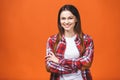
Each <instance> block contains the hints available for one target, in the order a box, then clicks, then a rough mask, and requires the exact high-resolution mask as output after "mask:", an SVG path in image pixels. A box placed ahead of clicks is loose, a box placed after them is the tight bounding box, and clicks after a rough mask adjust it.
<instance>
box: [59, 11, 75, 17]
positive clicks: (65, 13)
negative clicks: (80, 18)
mask: <svg viewBox="0 0 120 80" xmlns="http://www.w3.org/2000/svg"><path fill="white" fill-rule="evenodd" d="M69 16H74V15H73V14H72V13H71V12H70V11H68V10H64V11H62V12H61V14H60V17H69Z"/></svg>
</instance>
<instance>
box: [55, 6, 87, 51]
mask: <svg viewBox="0 0 120 80" xmlns="http://www.w3.org/2000/svg"><path fill="white" fill-rule="evenodd" d="M65 10H68V11H70V12H71V13H72V14H73V15H74V16H75V17H76V19H77V22H76V24H75V27H74V31H75V33H76V34H77V35H78V36H79V38H80V39H81V46H82V52H84V50H85V46H84V40H83V32H82V29H81V20H80V14H79V12H78V10H77V8H76V7H75V6H73V5H64V6H62V7H61V8H60V10H59V13H58V22H57V23H58V30H59V33H58V36H57V40H56V43H55V46H54V51H56V47H57V44H58V42H59V40H60V39H61V37H62V35H63V34H64V29H63V27H62V26H61V23H60V14H61V12H62V11H65Z"/></svg>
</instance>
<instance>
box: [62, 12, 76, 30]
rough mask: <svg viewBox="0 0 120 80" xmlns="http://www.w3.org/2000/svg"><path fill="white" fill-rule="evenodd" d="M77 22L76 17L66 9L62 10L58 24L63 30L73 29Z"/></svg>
mask: <svg viewBox="0 0 120 80" xmlns="http://www.w3.org/2000/svg"><path fill="white" fill-rule="evenodd" d="M76 22H77V19H76V17H75V16H74V15H73V14H72V13H71V12H70V11H68V10H65V11H62V12H61V14H60V24H61V26H62V27H63V28H64V30H65V31H74V26H75V24H76Z"/></svg>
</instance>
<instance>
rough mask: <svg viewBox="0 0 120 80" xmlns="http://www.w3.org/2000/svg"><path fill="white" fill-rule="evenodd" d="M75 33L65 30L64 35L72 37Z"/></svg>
mask: <svg viewBox="0 0 120 80" xmlns="http://www.w3.org/2000/svg"><path fill="white" fill-rule="evenodd" d="M74 35H75V32H74V31H65V36H66V37H73V36H74Z"/></svg>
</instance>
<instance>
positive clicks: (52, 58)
mask: <svg viewBox="0 0 120 80" xmlns="http://www.w3.org/2000/svg"><path fill="white" fill-rule="evenodd" d="M46 60H47V61H53V62H55V63H59V59H58V58H57V57H56V56H55V54H54V53H53V52H50V54H48V55H47V56H46Z"/></svg>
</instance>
